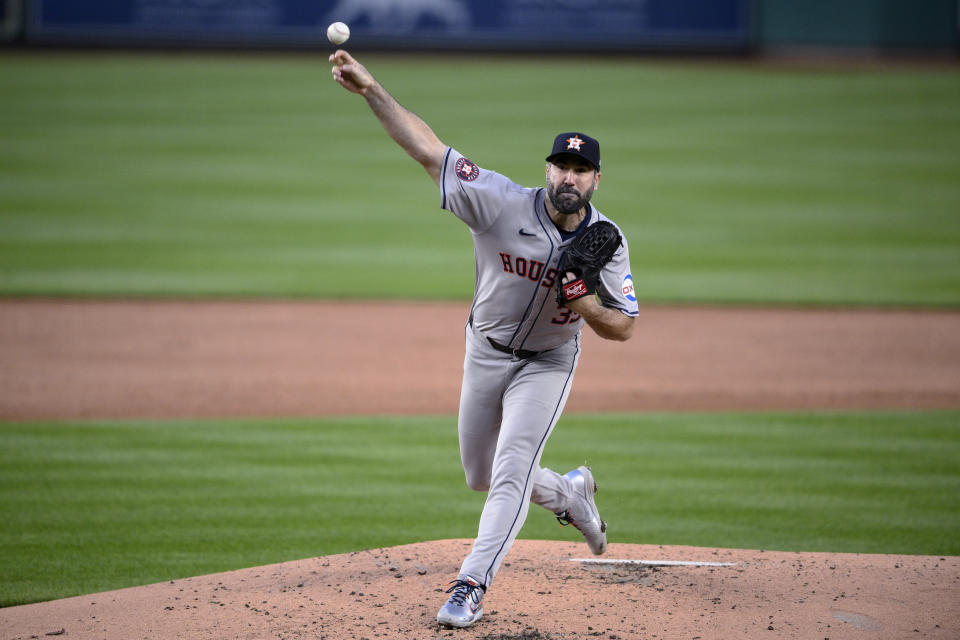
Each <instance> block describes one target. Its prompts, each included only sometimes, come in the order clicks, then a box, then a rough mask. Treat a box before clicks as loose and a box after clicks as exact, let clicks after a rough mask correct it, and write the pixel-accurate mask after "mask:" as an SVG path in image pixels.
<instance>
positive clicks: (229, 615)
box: [0, 540, 960, 640]
mask: <svg viewBox="0 0 960 640" xmlns="http://www.w3.org/2000/svg"><path fill="white" fill-rule="evenodd" d="M470 545H471V541H469V540H441V541H437V542H423V543H418V544H411V545H405V546H399V547H391V548H387V549H376V550H372V551H359V552H355V553H347V554H341V555H335V556H326V557H321V558H312V559H308V560H299V561H295V562H285V563H282V564H276V565H270V566H265V567H256V568H252V569H243V570H240V571H232V572H228V573H220V574H213V575H208V576H201V577H197V578H188V579H185V580H175V581H171V582H166V583H160V584H153V585H148V586H144V587H135V588H130V589H122V590H119V591H109V592H105V593H98V594H94V595H86V596H79V597H76V598H66V599H63V600H56V601H53V602H43V603H38V604H31V605H25V606H21V607H11V608H8V609H2V610H0V629H2V630H3V631H2V634H3V638H10V639H24V640H26V639H28V638H45V637H48V636H64V637H71V638H191V639H206V638H210V639H218V640H219V639H223V638H327V639H329V640H340V639H352V640H361V639H363V638H366V639H367V640H374V639H376V638H381V639H404V640H407V639H411V638H448V637H449V638H477V639H483V640H493V639H497V640H506V639H510V640H513V639H531V640H532V639H538V638H539V639H550V640H565V639H572V638H584V639H588V638H608V639H627V638H654V639H671V638H685V639H687V640H695V639H697V638H702V639H703V640H707V639H710V640H713V639H716V638H737V639H742V638H771V639H772V638H804V639H809V638H815V639H817V640H819V639H821V638H831V639H832V640H839V639H841V638H943V639H944V640H947V639H952V638H957V637H960V607H958V606H957V603H958V602H960V558H958V557H955V556H950V557H945V558H943V557H935V556H889V555H861V554H827V553H787V552H772V551H752V550H734V549H705V548H694V547H665V546H653V545H628V544H611V545H610V547H609V549H608V550H607V553H606V554H605V555H604V556H602V557H601V558H593V557H590V556H589V552H588V551H587V548H586V545H585V544H582V543H581V544H573V543H563V542H547V541H540V540H518V541H517V542H516V544H515V546H514V548H513V550H512V551H511V552H510V555H509V556H508V557H507V562H506V563H504V566H503V568H502V570H501V572H500V574H499V576H498V578H497V581H496V584H495V585H493V587H492V588H491V589H490V591H489V593H488V594H487V595H486V597H485V598H484V615H483V618H482V619H481V620H480V621H479V622H477V623H476V624H475V625H474V626H473V627H471V628H469V629H458V630H452V629H445V628H441V627H439V626H438V625H437V623H436V614H437V610H438V609H439V608H440V606H441V605H442V604H443V603H444V602H445V600H446V597H447V596H446V594H445V593H444V587H445V585H446V583H447V582H449V581H450V580H452V579H454V578H455V577H456V574H457V569H458V567H459V564H460V561H461V560H462V558H463V556H464V555H465V554H466V553H467V552H468V551H469V549H470ZM583 560H601V561H603V563H602V564H601V563H593V562H584V561H583Z"/></svg>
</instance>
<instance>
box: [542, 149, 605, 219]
mask: <svg viewBox="0 0 960 640" xmlns="http://www.w3.org/2000/svg"><path fill="white" fill-rule="evenodd" d="M599 182H600V172H599V171H597V170H596V169H594V167H593V165H592V164H590V163H589V162H587V161H586V160H584V159H583V158H579V157H577V156H572V155H562V156H559V157H557V158H554V160H553V161H552V162H550V163H548V164H547V197H548V198H550V202H551V204H553V206H554V207H556V209H557V211H559V212H560V213H562V214H564V215H569V214H571V213H576V212H578V211H580V210H581V209H583V208H584V207H585V206H587V203H588V202H590V198H592V197H593V192H594V190H595V189H596V188H597V184H598V183H599Z"/></svg>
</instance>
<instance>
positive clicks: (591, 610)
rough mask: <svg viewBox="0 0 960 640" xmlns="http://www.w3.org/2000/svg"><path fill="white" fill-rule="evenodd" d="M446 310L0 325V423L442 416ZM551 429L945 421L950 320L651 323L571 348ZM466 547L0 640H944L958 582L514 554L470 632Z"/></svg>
mask: <svg viewBox="0 0 960 640" xmlns="http://www.w3.org/2000/svg"><path fill="white" fill-rule="evenodd" d="M466 313H467V307H466V305H462V304H422V303H417V304H410V303H395V304H385V305H373V304H364V303H335V302H281V303H276V302H270V303H268V302H174V301H151V302H134V301H114V302H91V301H60V300H58V301H45V300H28V301H17V300H9V301H0V353H2V354H3V366H2V367H0V389H2V392H0V420H35V419H76V418H171V417H230V416H321V415H338V414H339V415H343V414H353V413H363V414H395V413H401V414H423V413H453V412H455V411H456V406H457V399H458V395H459V383H460V369H461V362H462V355H463V335H462V327H463V323H464V321H465V318H466ZM584 336H585V337H584V344H585V347H584V356H583V359H582V361H581V366H580V369H579V371H578V374H577V382H576V384H575V388H574V392H573V394H572V396H571V399H570V402H569V404H568V411H636V410H671V409H698V410H727V409H730V410H739V409H747V410H750V409H798V410H809V409H876V408H889V409H925V408H957V407H960V312H942V311H941V312H933V311H931V312H909V311H875V310H857V311H851V310H792V311H784V310H763V309H729V308H722V309H693V308H649V309H644V310H643V311H642V312H641V315H640V318H639V319H638V323H637V331H636V334H635V337H634V339H633V340H631V341H630V342H628V343H626V344H614V343H608V342H604V341H601V340H599V339H597V338H596V337H594V336H593V335H592V334H591V333H590V332H589V331H587V332H585V334H584ZM468 547H469V541H464V540H445V541H438V542H423V543H420V544H416V545H409V546H405V547H394V548H390V549H378V550H373V551H363V552H357V553H353V554H345V555H338V556H329V557H323V558H313V559H306V560H300V561H296V562H289V563H284V564H280V565H272V566H267V567H257V568H252V569H245V570H241V571H233V572H229V573H223V574H216V575H211V576H203V577H197V578H191V579H188V580H177V581H174V582H170V583H160V584H155V585H149V586H145V587H135V588H130V589H123V590H119V591H112V592H107V593H100V594H93V595H87V596H80V597H77V598H67V599H63V600H56V601H53V602H46V603H38V604H33V605H26V606H21V607H10V608H7V609H2V610H0V638H3V639H7V638H9V639H11V640H12V639H17V640H20V639H26V638H43V637H47V636H52V637H55V636H59V635H62V636H64V637H76V638H203V639H207V638H210V639H213V638H266V637H277V638H306V637H309V638H329V639H334V638H336V639H339V638H350V639H357V640H359V639H360V638H367V639H368V640H373V639H374V638H383V639H386V640H389V639H399V638H437V637H441V638H446V637H461V638H477V639H480V640H513V639H538V638H539V639H550V640H561V639H572V638H611V639H612V638H624V639H625V638H656V639H663V638H666V639H671V638H685V639H691V640H696V639H698V638H702V639H704V640H706V639H713V638H756V637H760V638H816V639H819V638H831V639H833V640H837V639H841V638H856V639H859V638H956V637H960V607H958V606H957V603H958V602H960V558H957V557H950V558H936V557H926V556H879V555H854V554H820V553H781V552H763V551H740V550H723V549H702V548H701V549H694V548H683V547H656V546H647V545H623V544H613V545H611V546H610V549H609V551H608V552H607V554H606V556H605V558H613V559H618V558H619V559H657V560H660V559H669V560H699V561H702V560H707V561H711V562H717V561H722V562H736V563H737V565H736V566H735V567H686V566H685V567H675V566H671V567H645V566H644V567H636V566H620V567H597V566H592V565H582V564H579V563H573V562H570V558H571V557H583V555H584V554H585V553H586V548H585V545H583V544H582V543H581V544H573V543H558V542H543V541H531V540H520V541H518V542H517V545H516V546H515V547H514V550H513V551H512V552H511V554H510V556H509V557H508V559H507V563H506V566H505V569H504V570H503V571H502V572H501V574H500V577H499V578H498V580H497V583H496V585H495V587H494V588H493V589H491V591H490V593H489V594H488V595H487V598H486V599H485V603H486V604H485V611H486V615H485V616H484V618H483V620H482V621H481V622H480V623H478V624H477V625H476V626H475V627H473V628H471V629H468V630H460V631H450V630H441V629H439V628H438V627H437V625H436V622H435V615H436V611H437V609H438V608H439V606H440V605H441V604H442V603H443V601H444V599H445V595H444V594H443V593H442V591H441V588H442V585H443V583H445V582H446V581H448V580H450V579H451V578H452V577H454V575H455V573H456V570H457V567H458V565H459V562H460V560H461V559H462V557H463V555H464V554H465V553H466V551H467V549H468Z"/></svg>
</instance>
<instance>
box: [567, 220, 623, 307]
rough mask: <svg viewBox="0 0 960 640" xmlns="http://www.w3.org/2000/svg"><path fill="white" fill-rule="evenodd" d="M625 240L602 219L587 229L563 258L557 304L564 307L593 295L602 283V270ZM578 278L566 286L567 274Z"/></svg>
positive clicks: (572, 243)
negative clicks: (564, 279) (573, 301)
mask: <svg viewBox="0 0 960 640" xmlns="http://www.w3.org/2000/svg"><path fill="white" fill-rule="evenodd" d="M622 244H623V238H621V237H620V232H619V231H617V228H616V227H615V226H613V223H610V222H607V221H606V220H601V221H599V222H595V223H594V224H592V225H590V226H589V227H587V228H586V229H585V230H584V231H583V232H582V233H581V234H580V235H579V236H577V237H576V238H575V239H574V240H573V242H571V243H570V246H568V247H567V249H566V250H565V251H564V252H563V254H562V255H561V256H560V264H559V265H558V266H557V271H558V272H559V274H560V275H559V276H558V280H557V304H558V305H559V306H561V307H565V306H566V305H567V303H568V302H570V301H571V300H576V299H577V298H582V297H583V296H588V295H593V294H595V293H596V292H597V284H598V283H599V282H600V271H601V270H603V267H604V266H605V265H606V264H607V263H608V262H610V260H611V259H612V258H613V254H614V253H616V251H617V249H619V248H620V245H622ZM568 271H570V272H571V273H573V274H574V275H575V276H576V278H574V279H573V280H571V281H570V282H567V283H566V284H564V282H563V278H564V277H565V276H566V274H567V272H568Z"/></svg>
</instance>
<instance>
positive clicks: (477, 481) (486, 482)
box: [466, 473, 490, 491]
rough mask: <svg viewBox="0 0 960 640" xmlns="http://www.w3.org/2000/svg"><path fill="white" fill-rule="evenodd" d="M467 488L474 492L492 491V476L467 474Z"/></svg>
mask: <svg viewBox="0 0 960 640" xmlns="http://www.w3.org/2000/svg"><path fill="white" fill-rule="evenodd" d="M466 476H467V486H468V487H470V488H471V489H473V490H474V491H488V490H489V489H490V476H488V475H480V474H469V473H468V474H466Z"/></svg>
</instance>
